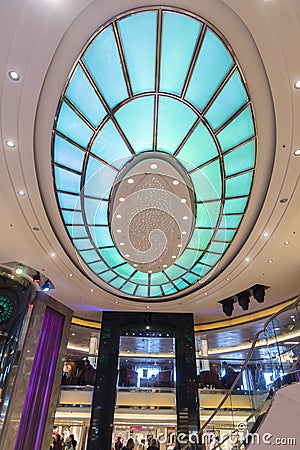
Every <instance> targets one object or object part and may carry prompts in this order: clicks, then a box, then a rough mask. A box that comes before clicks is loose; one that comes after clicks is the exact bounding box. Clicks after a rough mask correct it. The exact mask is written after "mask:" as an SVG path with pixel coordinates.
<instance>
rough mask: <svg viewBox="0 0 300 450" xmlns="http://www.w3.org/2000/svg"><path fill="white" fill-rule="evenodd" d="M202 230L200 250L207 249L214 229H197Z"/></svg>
mask: <svg viewBox="0 0 300 450" xmlns="http://www.w3.org/2000/svg"><path fill="white" fill-rule="evenodd" d="M197 231H199V232H200V243H199V250H205V249H206V247H207V246H208V244H209V242H210V241H211V239H212V236H213V233H214V230H203V229H200V230H197ZM189 247H191V245H190V244H189Z"/></svg>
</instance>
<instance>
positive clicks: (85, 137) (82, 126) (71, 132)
mask: <svg viewBox="0 0 300 450" xmlns="http://www.w3.org/2000/svg"><path fill="white" fill-rule="evenodd" d="M56 129H57V130H58V131H60V133H62V134H64V135H65V136H67V137H68V138H70V139H72V141H74V142H77V144H79V145H81V146H82V147H84V148H86V147H87V146H88V143H89V141H90V139H91V137H92V135H93V131H92V130H91V128H90V127H88V125H86V123H85V122H84V121H83V120H82V119H81V118H80V117H79V116H78V115H77V114H76V113H75V112H74V111H73V109H71V108H70V107H69V105H67V104H66V103H64V102H63V103H62V105H61V108H60V111H59V115H58V120H57V125H56Z"/></svg>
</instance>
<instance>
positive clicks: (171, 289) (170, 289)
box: [162, 283, 178, 295]
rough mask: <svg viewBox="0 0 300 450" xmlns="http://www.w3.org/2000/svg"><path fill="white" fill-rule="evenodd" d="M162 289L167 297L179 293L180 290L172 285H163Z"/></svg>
mask: <svg viewBox="0 0 300 450" xmlns="http://www.w3.org/2000/svg"><path fill="white" fill-rule="evenodd" d="M162 288H163V291H164V294H165V295H171V294H174V293H176V292H178V290H177V289H176V288H175V287H174V286H173V284H172V283H167V284H163V285H162Z"/></svg>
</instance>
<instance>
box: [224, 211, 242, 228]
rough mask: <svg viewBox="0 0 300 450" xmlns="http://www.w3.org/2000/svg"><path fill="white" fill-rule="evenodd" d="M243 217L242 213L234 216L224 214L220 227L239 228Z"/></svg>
mask: <svg viewBox="0 0 300 450" xmlns="http://www.w3.org/2000/svg"><path fill="white" fill-rule="evenodd" d="M242 218H243V216H242V214H236V215H234V216H229V215H228V216H222V220H221V223H220V228H238V226H239V224H240V221H241V220H242Z"/></svg>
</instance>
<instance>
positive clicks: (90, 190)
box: [84, 157, 117, 200]
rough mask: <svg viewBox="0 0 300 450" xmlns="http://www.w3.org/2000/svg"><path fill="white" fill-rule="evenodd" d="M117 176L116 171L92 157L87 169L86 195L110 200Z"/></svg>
mask: <svg viewBox="0 0 300 450" xmlns="http://www.w3.org/2000/svg"><path fill="white" fill-rule="evenodd" d="M116 175H117V172H116V171H115V170H113V169H111V168H110V167H108V166H105V165H104V164H102V163H101V162H100V161H98V160H97V159H95V158H93V157H90V158H89V160H88V164H87V169H86V177H85V183H84V194H85V195H89V196H92V197H99V198H104V199H107V200H108V198H109V194H110V189H111V186H112V184H113V182H114V179H115V177H116Z"/></svg>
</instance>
